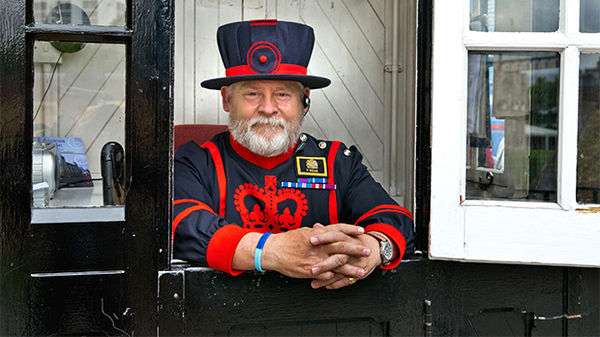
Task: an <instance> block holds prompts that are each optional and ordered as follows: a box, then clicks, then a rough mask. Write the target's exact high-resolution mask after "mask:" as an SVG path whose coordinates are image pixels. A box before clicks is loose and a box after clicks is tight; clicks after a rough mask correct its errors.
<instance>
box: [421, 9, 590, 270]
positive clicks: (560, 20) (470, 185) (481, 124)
mask: <svg viewBox="0 0 600 337" xmlns="http://www.w3.org/2000/svg"><path fill="white" fill-rule="evenodd" d="M568 3H569V4H568V6H567V1H566V0H560V1H559V0H524V1H515V0H470V1H462V2H461V3H460V4H459V3H458V2H454V1H444V0H437V1H435V2H434V6H433V8H434V22H433V27H434V28H433V29H434V30H433V51H432V74H433V75H432V160H431V165H432V170H431V222H430V238H431V239H430V247H429V254H430V256H431V257H432V258H437V259H452V260H463V261H482V262H507V263H535V264H556V265H573V266H600V253H598V248H597V246H598V242H600V200H599V199H598V194H599V191H600V188H599V187H600V157H599V154H600V140H599V139H600V131H599V130H600V112H599V111H600V110H599V108H600V100H599V98H598V97H599V96H600V92H599V89H600V88H599V86H598V83H600V75H598V74H600V63H599V61H600V54H598V52H599V50H600V36H598V35H600V34H596V33H598V32H599V31H600V29H598V27H597V15H596V16H594V13H597V11H598V9H599V8H600V1H599V0H581V1H577V0H575V1H572V0H569V1H568Z"/></svg>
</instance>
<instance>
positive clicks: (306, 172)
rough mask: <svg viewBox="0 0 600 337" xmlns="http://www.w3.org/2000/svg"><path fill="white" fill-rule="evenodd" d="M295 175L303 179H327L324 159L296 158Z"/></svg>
mask: <svg viewBox="0 0 600 337" xmlns="http://www.w3.org/2000/svg"><path fill="white" fill-rule="evenodd" d="M296 174H297V175H298V176H305V177H306V176H308V177H327V162H326V161H325V157H296Z"/></svg>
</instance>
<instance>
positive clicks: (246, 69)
mask: <svg viewBox="0 0 600 337" xmlns="http://www.w3.org/2000/svg"><path fill="white" fill-rule="evenodd" d="M307 73H308V71H307V69H306V68H305V67H303V66H299V65H297V64H289V63H281V64H280V65H279V66H278V67H277V68H275V69H274V70H273V71H270V72H265V73H257V72H256V71H254V70H252V68H251V67H250V66H249V65H247V64H243V65H241V66H235V67H229V68H227V69H225V76H226V77H231V76H246V75H262V74H269V75H306V74H307Z"/></svg>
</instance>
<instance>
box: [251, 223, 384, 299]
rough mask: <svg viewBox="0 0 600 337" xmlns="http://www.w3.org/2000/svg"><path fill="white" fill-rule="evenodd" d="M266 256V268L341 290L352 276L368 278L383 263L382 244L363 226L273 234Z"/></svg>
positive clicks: (305, 229)
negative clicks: (367, 232)
mask: <svg viewBox="0 0 600 337" xmlns="http://www.w3.org/2000/svg"><path fill="white" fill-rule="evenodd" d="M265 249H268V253H266V254H263V258H264V262H263V264H265V265H266V268H268V269H273V270H276V271H278V272H280V273H282V274H284V275H287V276H290V277H295V278H312V279H313V280H312V282H311V286H312V287H313V288H320V287H326V288H327V289H338V288H341V287H344V286H347V285H349V284H350V283H349V279H348V278H349V277H351V278H354V279H356V280H358V279H363V278H365V277H367V276H368V275H369V274H371V272H372V271H373V270H374V269H375V268H376V267H377V266H378V265H379V264H380V263H381V257H380V254H379V243H378V242H377V240H376V239H375V238H373V237H372V236H370V235H367V234H364V229H363V228H362V227H360V226H355V225H348V224H341V223H340V224H334V225H328V226H323V225H321V224H318V223H317V224H315V226H314V227H313V228H308V227H302V228H299V229H296V230H293V231H289V232H285V233H280V234H276V235H273V236H272V238H271V239H269V240H268V241H267V243H266V246H265Z"/></svg>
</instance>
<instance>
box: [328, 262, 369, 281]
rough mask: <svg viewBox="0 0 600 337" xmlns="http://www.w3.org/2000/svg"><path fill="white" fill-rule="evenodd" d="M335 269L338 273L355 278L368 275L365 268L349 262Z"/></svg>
mask: <svg viewBox="0 0 600 337" xmlns="http://www.w3.org/2000/svg"><path fill="white" fill-rule="evenodd" d="M334 271H335V273H336V274H340V275H345V276H347V277H353V278H355V279H361V278H363V277H365V276H366V275H367V271H366V270H365V269H364V268H361V267H358V266H354V265H351V264H348V263H346V264H345V265H343V266H341V267H338V268H336V269H335V270H334Z"/></svg>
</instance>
